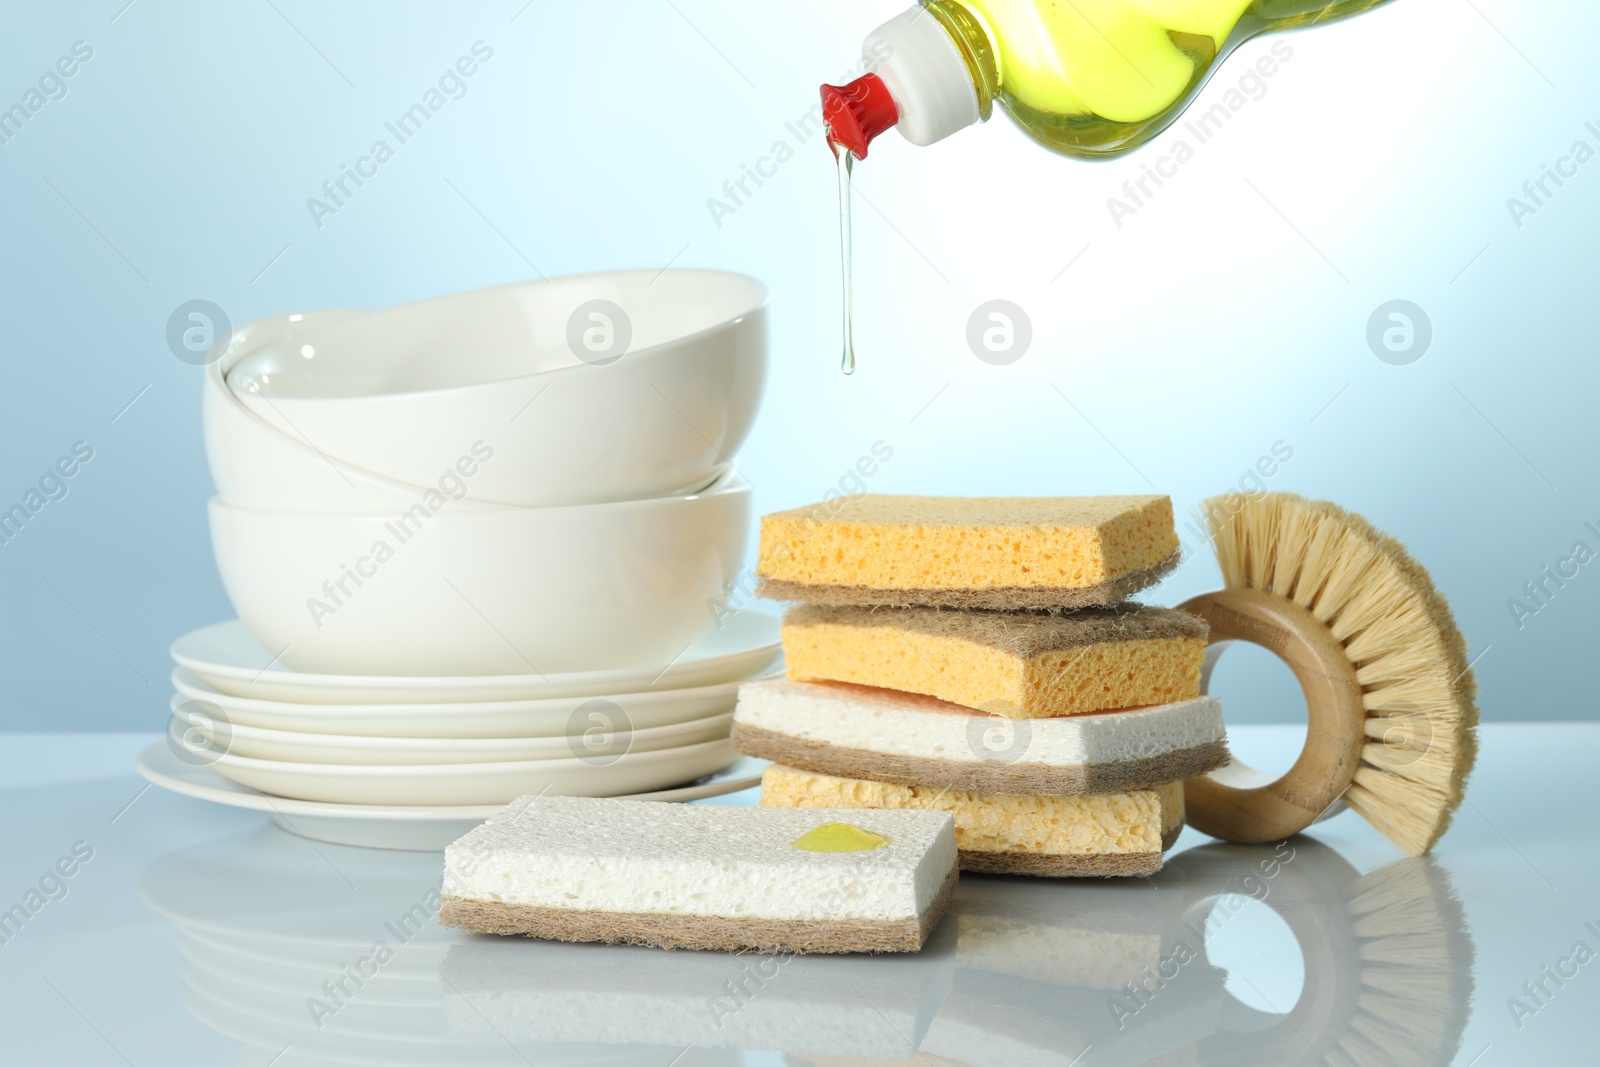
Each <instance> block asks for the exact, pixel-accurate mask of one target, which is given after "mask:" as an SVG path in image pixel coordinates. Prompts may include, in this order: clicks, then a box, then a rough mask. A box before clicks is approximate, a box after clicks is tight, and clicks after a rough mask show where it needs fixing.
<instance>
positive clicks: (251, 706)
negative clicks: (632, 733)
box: [172, 667, 782, 738]
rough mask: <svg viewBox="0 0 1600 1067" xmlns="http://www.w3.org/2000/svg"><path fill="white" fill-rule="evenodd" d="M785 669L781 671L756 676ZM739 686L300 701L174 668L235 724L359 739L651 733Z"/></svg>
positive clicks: (187, 692) (177, 678)
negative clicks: (617, 729)
mask: <svg viewBox="0 0 1600 1067" xmlns="http://www.w3.org/2000/svg"><path fill="white" fill-rule="evenodd" d="M781 672H782V667H778V668H776V669H772V670H767V671H763V672H762V673H761V674H759V675H758V676H757V677H761V678H767V677H771V676H773V675H775V674H778V673H781ZM740 684H741V682H739V681H734V682H720V683H718V684H716V685H702V686H694V687H691V688H688V689H651V690H646V691H645V692H642V693H607V694H605V695H603V696H576V697H551V698H548V699H545V700H480V701H469V702H467V703H462V704H299V703H291V702H287V701H281V700H252V699H251V698H249V697H236V696H230V695H229V694H227V693H223V692H220V691H218V690H216V689H213V688H212V687H211V686H209V685H207V684H206V683H205V682H202V681H201V680H200V679H199V677H197V676H196V675H195V674H193V673H192V672H190V671H189V670H188V669H186V668H184V667H177V668H174V669H173V671H172V687H173V688H174V689H176V690H177V691H178V692H179V693H181V694H182V695H183V696H184V697H185V698H186V699H189V700H198V701H202V702H204V703H206V704H211V705H213V706H214V707H216V708H220V709H221V711H222V715H224V716H226V718H227V721H229V722H231V723H233V724H234V725H235V726H258V727H261V728H263V729H268V730H291V731H294V732H297V733H306V734H346V735H350V736H359V737H451V738H468V737H563V736H566V735H567V734H568V733H569V732H570V731H571V730H572V727H573V725H574V723H575V722H581V723H583V724H584V725H585V728H587V725H588V723H589V719H588V716H589V714H590V713H591V712H594V713H599V714H602V715H608V716H612V717H615V718H619V719H621V720H622V721H626V722H631V723H632V724H633V728H634V729H635V730H648V729H651V728H653V727H657V726H670V725H672V724H673V723H679V722H688V721H689V720H691V719H702V718H705V717H706V716H707V715H716V714H720V713H722V712H726V711H732V710H733V705H734V701H735V700H736V698H737V697H738V695H739V686H740ZM585 705H592V706H589V707H585ZM607 705H611V706H610V707H608V706H607ZM212 714H213V715H215V714H216V712H212Z"/></svg>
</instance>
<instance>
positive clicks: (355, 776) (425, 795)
mask: <svg viewBox="0 0 1600 1067" xmlns="http://www.w3.org/2000/svg"><path fill="white" fill-rule="evenodd" d="M207 758H209V759H210V760H211V769H212V770H214V771H216V772H217V773H218V774H220V775H222V776H223V777H224V778H229V779H232V780H233V781H235V782H239V783H240V784H242V785H247V786H250V787H251V788H252V789H259V790H261V791H262V792H263V793H271V794H272V795H273V796H280V797H292V798H294V799H296V800H321V801H326V802H328V803H331V804H449V805H462V804H508V803H510V802H511V801H513V800H515V799H516V798H517V797H520V796H524V795H526V794H528V793H549V794H550V795H552V796H578V797H606V796H620V795H622V794H626V793H639V792H643V791H645V790H647V789H648V790H660V789H666V788H670V787H672V786H676V785H681V784H683V783H684V782H692V781H695V780H696V779H699V778H703V777H705V776H706V775H708V774H713V773H715V772H717V771H720V770H722V768H724V767H727V766H731V765H732V764H734V763H736V762H737V761H738V759H739V754H738V752H736V751H735V750H734V748H733V745H732V744H731V743H730V742H729V741H728V739H727V738H725V737H724V738H719V739H717V740H715V741H703V742H701V743H699V744H696V745H679V746H676V747H672V748H662V749H657V750H656V751H654V752H625V753H621V754H611V755H606V754H601V755H596V756H590V757H583V758H578V757H571V756H569V757H567V758H566V759H533V760H504V761H500V762H496V763H411V764H405V765H403V766H398V767H397V766H383V765H374V764H360V763H290V762H287V761H284V760H266V759H250V758H248V757H246V756H235V755H232V754H230V753H225V752H220V751H217V750H214V749H213V750H211V751H210V752H209V753H208V754H207Z"/></svg>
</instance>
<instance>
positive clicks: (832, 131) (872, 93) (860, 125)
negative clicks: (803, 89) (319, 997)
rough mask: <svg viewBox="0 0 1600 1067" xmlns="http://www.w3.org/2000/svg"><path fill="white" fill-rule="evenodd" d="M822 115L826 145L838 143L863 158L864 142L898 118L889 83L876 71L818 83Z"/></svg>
mask: <svg viewBox="0 0 1600 1067" xmlns="http://www.w3.org/2000/svg"><path fill="white" fill-rule="evenodd" d="M822 119H823V121H824V122H826V123H827V124H828V147H829V148H832V149H833V154H834V155H838V154H839V146H840V145H843V146H844V147H845V148H848V149H849V150H850V154H851V155H853V156H855V157H856V158H857V159H866V158H867V145H869V144H871V143H872V139H873V138H874V137H876V136H878V134H880V133H882V132H883V131H884V130H887V129H888V128H889V127H890V126H893V125H894V124H895V123H897V122H899V121H900V109H899V108H897V107H895V103H894V97H892V96H890V95H889V87H888V86H887V85H885V84H883V79H882V78H880V77H878V76H877V75H876V74H863V75H862V76H861V77H859V78H857V79H856V80H855V81H853V82H851V83H850V84H848V85H824V86H823V87H822Z"/></svg>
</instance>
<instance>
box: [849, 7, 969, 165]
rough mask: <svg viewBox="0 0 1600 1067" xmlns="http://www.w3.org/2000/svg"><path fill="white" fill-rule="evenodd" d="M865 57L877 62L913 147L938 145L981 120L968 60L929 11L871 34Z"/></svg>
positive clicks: (911, 13) (905, 14) (901, 17)
mask: <svg viewBox="0 0 1600 1067" xmlns="http://www.w3.org/2000/svg"><path fill="white" fill-rule="evenodd" d="M861 54H862V56H863V57H865V58H866V59H867V60H868V61H869V62H873V61H875V62H876V63H877V68H876V73H877V75H878V77H880V78H882V79H883V84H884V85H885V86H886V87H887V88H888V90H889V95H890V96H892V97H893V98H894V103H895V107H896V108H897V109H899V112H900V120H899V122H897V123H896V124H895V125H896V127H897V128H898V129H899V131H900V134H901V136H903V137H904V138H905V139H906V140H908V141H910V142H911V143H912V144H916V145H929V144H932V143H933V142H935V141H939V140H943V139H944V138H946V137H949V136H950V135H951V134H952V133H955V132H956V131H957V130H961V129H965V128H966V127H968V126H971V125H972V124H973V123H974V122H977V121H978V117H979V115H978V90H977V88H976V87H975V86H973V84H972V75H971V73H970V72H969V71H968V70H967V63H966V60H964V59H962V58H961V52H960V50H959V49H958V48H957V47H956V43H955V41H953V40H951V38H950V32H949V31H948V30H946V29H945V28H944V25H943V23H941V22H940V21H939V20H938V19H937V18H935V17H934V16H933V14H932V13H930V12H929V11H928V10H927V9H926V8H923V7H921V6H920V5H919V6H917V7H913V8H910V9H909V10H907V11H902V12H901V13H900V14H898V15H896V16H895V17H894V18H892V19H890V20H889V21H888V22H885V23H884V24H883V25H882V26H879V27H878V28H877V29H875V30H873V31H872V32H871V33H869V34H867V39H866V40H865V41H864V42H862V45H861ZM878 56H884V57H885V58H883V59H877V58H876V57H878Z"/></svg>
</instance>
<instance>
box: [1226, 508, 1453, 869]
mask: <svg viewBox="0 0 1600 1067" xmlns="http://www.w3.org/2000/svg"><path fill="white" fill-rule="evenodd" d="M1205 508H1206V519H1207V522H1208V524H1209V525H1210V527H1211V533H1212V537H1213V544H1214V547H1215V549H1216V553H1217V562H1218V563H1219V564H1220V565H1221V567H1222V579H1223V583H1224V584H1225V585H1226V586H1227V587H1228V588H1230V589H1241V588H1250V589H1261V590H1264V591H1266V592H1271V593H1276V594H1278V595H1280V596H1283V597H1286V598H1287V599H1289V600H1292V601H1294V602H1295V603H1296V604H1299V605H1300V606H1301V607H1304V608H1306V609H1307V610H1308V611H1310V612H1311V614H1312V615H1314V616H1315V617H1316V618H1317V619H1318V620H1320V621H1321V622H1322V623H1323V624H1324V625H1326V626H1327V627H1328V629H1329V630H1330V631H1331V632H1332V634H1333V636H1334V637H1335V638H1336V639H1337V640H1338V641H1339V643H1340V644H1342V645H1343V646H1344V650H1345V654H1346V655H1348V656H1349V657H1350V662H1351V664H1352V665H1354V667H1355V670H1356V678H1357V680H1358V681H1359V682H1360V683H1361V689H1362V694H1363V696H1362V702H1363V704H1364V705H1365V707H1366V712H1367V721H1366V735H1367V743H1366V744H1365V746H1363V748H1362V750H1361V766H1360V767H1359V768H1357V770H1356V776H1355V782H1354V783H1353V784H1352V785H1351V786H1350V788H1349V789H1348V790H1346V791H1345V794H1344V799H1345V801H1346V803H1348V804H1349V805H1350V806H1351V807H1352V808H1354V809H1355V810H1356V811H1357V812H1359V813H1360V814H1361V815H1362V817H1363V818H1365V819H1366V820H1367V821H1368V822H1370V823H1371V824H1372V825H1373V826H1374V827H1375V828H1377V829H1378V831H1379V832H1381V833H1382V834H1384V836H1386V837H1388V838H1389V839H1390V840H1392V841H1393V842H1394V843H1395V844H1396V845H1399V846H1400V847H1401V848H1402V849H1404V850H1405V851H1406V852H1407V853H1409V854H1410V855H1413V856H1419V855H1421V854H1422V853H1424V852H1426V851H1428V849H1430V848H1432V847H1433V844H1434V842H1436V841H1438V840H1439V837H1440V836H1441V835H1442V834H1443V833H1444V832H1445V830H1446V829H1447V828H1448V827H1449V825H1450V819H1451V816H1453V815H1454V814H1455V810H1456V808H1457V807H1459V806H1460V804H1461V798H1462V791H1463V789H1464V787H1465V784H1466V778H1467V774H1468V772H1469V771H1471V769H1472V764H1473V761H1474V759H1475V757H1476V755H1477V735H1476V727H1477V724H1478V708H1477V704H1476V702H1475V696H1476V685H1475V683H1474V681H1473V677H1472V667H1471V666H1470V664H1469V663H1468V660H1467V644H1466V641H1465V640H1464V639H1463V638H1462V636H1461V631H1460V629H1459V628H1458V627H1457V626H1456V622H1455V618H1454V616H1452V615H1451V613H1450V607H1449V605H1447V604H1446V603H1445V600H1444V597H1443V596H1442V595H1440V593H1439V591H1438V590H1437V589H1436V588H1434V585H1433V580H1432V579H1431V578H1429V576H1428V572H1427V571H1426V570H1424V569H1423V568H1422V565H1421V564H1419V563H1417V561H1416V560H1414V559H1412V558H1411V556H1410V555H1409V554H1408V553H1407V552H1406V550H1405V548H1404V547H1402V546H1401V544H1400V542H1398V541H1396V540H1395V539H1394V538H1392V537H1390V536H1389V535H1388V534H1385V533H1383V532H1381V531H1379V530H1377V529H1375V528H1374V527H1373V526H1372V524H1371V523H1369V522H1367V521H1366V520H1365V519H1363V518H1362V517H1361V516H1359V515H1353V514H1351V513H1350V512H1347V511H1345V510H1344V509H1343V508H1340V507H1338V506H1337V505H1334V504H1330V503H1328V502H1327V501H1322V500H1306V499H1304V498H1303V497H1299V496H1295V495H1293V494H1292V493H1268V494H1265V495H1262V496H1251V495H1248V494H1244V493H1229V494H1226V495H1224V496H1219V497H1213V498H1212V499H1210V500H1208V501H1206V502H1205Z"/></svg>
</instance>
